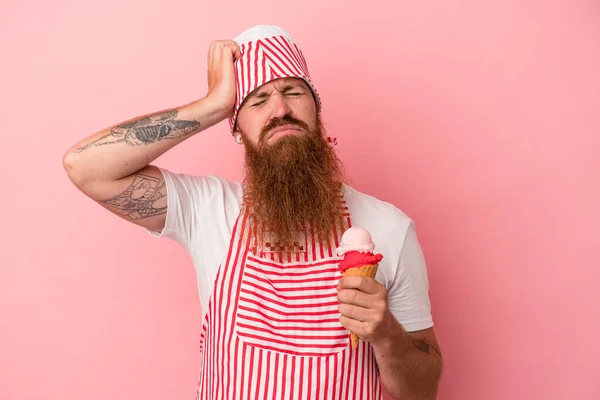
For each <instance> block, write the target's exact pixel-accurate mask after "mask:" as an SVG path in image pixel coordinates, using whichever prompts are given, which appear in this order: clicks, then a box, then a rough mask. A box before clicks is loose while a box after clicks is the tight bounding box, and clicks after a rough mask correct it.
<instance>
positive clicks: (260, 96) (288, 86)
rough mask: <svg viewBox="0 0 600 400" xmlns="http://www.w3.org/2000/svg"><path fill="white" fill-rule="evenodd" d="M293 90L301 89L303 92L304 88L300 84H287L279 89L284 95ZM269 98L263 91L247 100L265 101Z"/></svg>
mask: <svg viewBox="0 0 600 400" xmlns="http://www.w3.org/2000/svg"><path fill="white" fill-rule="evenodd" d="M295 89H302V90H304V87H303V86H302V85H300V84H292V83H288V84H286V85H285V86H283V88H281V93H283V94H285V93H286V92H289V91H291V90H295ZM269 96H271V95H270V94H269V93H267V92H264V91H259V92H258V93H255V94H251V95H250V96H249V97H248V98H249V99H250V100H254V99H266V98H267V97H269Z"/></svg>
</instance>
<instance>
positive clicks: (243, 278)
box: [197, 200, 382, 400]
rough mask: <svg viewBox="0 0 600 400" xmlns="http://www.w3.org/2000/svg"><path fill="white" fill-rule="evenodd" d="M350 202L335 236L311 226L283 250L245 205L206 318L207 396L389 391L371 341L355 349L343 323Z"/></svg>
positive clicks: (343, 395) (202, 390)
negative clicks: (259, 230) (343, 255)
mask: <svg viewBox="0 0 600 400" xmlns="http://www.w3.org/2000/svg"><path fill="white" fill-rule="evenodd" d="M342 207H343V208H344V210H345V215H344V218H343V221H341V223H340V224H339V225H341V226H340V227H338V229H337V231H336V232H335V234H334V235H333V238H332V240H331V241H330V243H321V241H319V240H318V238H316V237H315V235H313V234H312V233H311V229H310V228H307V229H304V232H305V234H303V236H302V237H303V238H304V239H303V240H301V241H300V242H295V243H294V245H293V248H286V249H285V250H286V251H287V250H289V251H287V252H285V253H281V250H282V248H281V247H278V246H279V244H277V243H269V242H268V241H266V242H264V243H260V241H259V240H258V235H257V234H256V231H255V227H253V226H251V225H252V224H251V223H250V218H249V217H248V212H247V211H246V208H245V207H242V211H241V212H240V215H239V216H238V219H237V221H236V223H235V226H234V229H233V234H232V237H231V242H230V247H229V251H228V254H227V258H226V260H225V263H224V264H223V265H221V267H220V268H219V271H218V273H217V277H216V279H215V284H214V288H213V293H212V295H211V297H210V300H209V304H208V311H207V313H206V316H205V318H204V323H203V328H202V335H201V339H200V347H201V350H202V352H201V354H202V361H201V372H200V380H199V384H198V396H197V397H198V398H199V399H201V400H205V399H211V400H212V399H231V400H241V399H247V400H250V399H261V400H262V399H265V400H267V399H268V400H280V399H294V400H296V399H307V400H308V399H310V400H315V399H323V400H325V399H327V400H332V399H373V400H379V399H381V398H382V394H381V386H380V382H379V373H378V369H377V364H376V362H375V357H374V354H373V350H372V347H371V346H370V345H369V344H368V343H367V342H365V341H359V344H358V346H357V348H356V349H352V348H351V346H350V342H349V338H350V335H349V332H348V331H347V330H346V329H345V328H344V327H343V326H341V324H340V323H339V312H338V305H339V302H338V300H337V291H336V286H337V284H338V281H339V279H340V278H341V276H342V275H341V273H340V272H339V269H338V262H339V260H340V258H339V257H337V256H336V254H335V248H336V247H337V246H338V245H339V238H340V237H341V234H342V233H343V230H344V229H345V228H347V227H349V226H351V220H350V215H349V213H348V208H347V206H346V204H345V201H343V200H342Z"/></svg>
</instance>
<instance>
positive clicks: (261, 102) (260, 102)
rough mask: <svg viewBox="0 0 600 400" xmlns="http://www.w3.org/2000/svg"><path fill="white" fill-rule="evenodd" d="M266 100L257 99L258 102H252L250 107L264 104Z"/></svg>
mask: <svg viewBox="0 0 600 400" xmlns="http://www.w3.org/2000/svg"><path fill="white" fill-rule="evenodd" d="M266 101H267V100H262V101H259V102H258V103H254V104H252V107H257V106H260V105H261V104H264V103H265V102H266Z"/></svg>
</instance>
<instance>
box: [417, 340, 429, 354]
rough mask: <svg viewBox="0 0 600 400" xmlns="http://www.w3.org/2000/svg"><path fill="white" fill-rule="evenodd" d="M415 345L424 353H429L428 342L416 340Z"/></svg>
mask: <svg viewBox="0 0 600 400" xmlns="http://www.w3.org/2000/svg"><path fill="white" fill-rule="evenodd" d="M415 346H416V347H417V349H419V350H421V351H422V352H423V353H429V345H428V344H427V343H424V342H421V341H418V340H415Z"/></svg>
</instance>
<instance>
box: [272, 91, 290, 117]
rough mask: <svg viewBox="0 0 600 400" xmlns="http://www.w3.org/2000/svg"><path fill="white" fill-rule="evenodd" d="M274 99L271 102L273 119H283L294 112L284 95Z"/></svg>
mask: <svg viewBox="0 0 600 400" xmlns="http://www.w3.org/2000/svg"><path fill="white" fill-rule="evenodd" d="M273 97H274V99H273V101H272V102H271V103H272V105H273V109H272V112H271V118H283V116H285V115H287V114H290V113H291V112H292V109H291V108H290V106H289V104H288V103H287V99H286V98H285V97H284V96H283V95H281V94H279V95H277V96H273Z"/></svg>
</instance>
